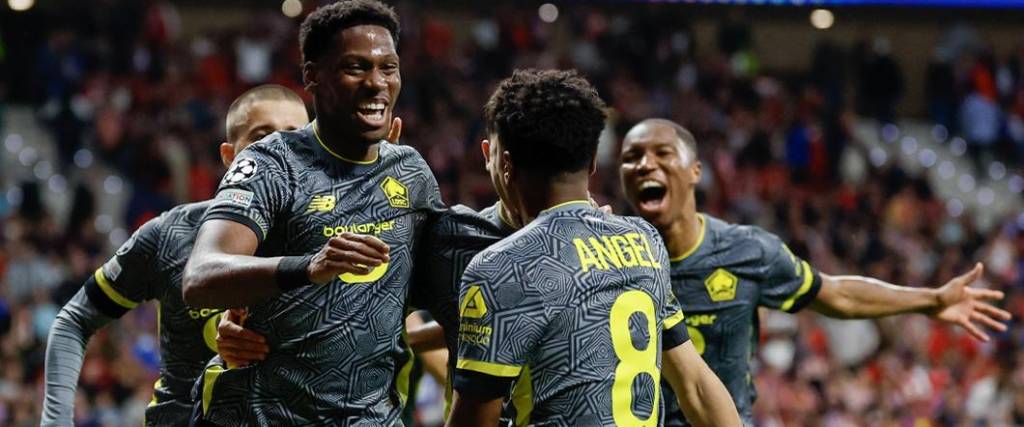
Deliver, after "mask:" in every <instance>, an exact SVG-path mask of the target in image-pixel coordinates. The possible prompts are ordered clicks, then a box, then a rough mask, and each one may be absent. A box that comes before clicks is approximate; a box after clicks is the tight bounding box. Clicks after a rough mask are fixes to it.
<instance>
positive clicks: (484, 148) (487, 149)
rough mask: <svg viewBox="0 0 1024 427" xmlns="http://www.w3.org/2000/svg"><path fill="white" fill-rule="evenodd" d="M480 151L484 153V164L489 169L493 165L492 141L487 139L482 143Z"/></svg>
mask: <svg viewBox="0 0 1024 427" xmlns="http://www.w3.org/2000/svg"><path fill="white" fill-rule="evenodd" d="M480 151H481V152H483V153H484V164H485V165H488V166H487V167H488V168H489V167H490V166H489V165H490V164H491V141H488V140H486V139H485V140H483V141H480Z"/></svg>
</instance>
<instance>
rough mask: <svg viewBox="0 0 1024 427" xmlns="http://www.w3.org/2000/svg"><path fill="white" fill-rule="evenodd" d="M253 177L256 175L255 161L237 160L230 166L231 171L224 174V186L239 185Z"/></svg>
mask: <svg viewBox="0 0 1024 427" xmlns="http://www.w3.org/2000/svg"><path fill="white" fill-rule="evenodd" d="M253 175H256V160H253V159H248V158H247V159H238V161H237V162H235V164H234V165H233V166H231V170H229V171H228V173H226V174H224V184H226V185H234V184H239V183H242V182H245V181H248V180H249V178H252V177H253Z"/></svg>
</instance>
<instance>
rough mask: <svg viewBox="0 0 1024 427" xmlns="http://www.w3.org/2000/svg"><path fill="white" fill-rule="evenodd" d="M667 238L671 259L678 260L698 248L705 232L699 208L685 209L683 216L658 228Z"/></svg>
mask: <svg viewBox="0 0 1024 427" xmlns="http://www.w3.org/2000/svg"><path fill="white" fill-rule="evenodd" d="M658 231H660V232H661V236H662V238H663V239H664V240H665V249H668V254H669V259H671V260H673V261H678V260H680V259H681V258H686V256H688V255H689V254H691V253H693V251H695V250H696V249H697V246H698V245H700V243H701V238H702V237H703V235H704V233H703V231H704V223H703V219H702V218H701V217H700V215H698V214H697V210H696V209H694V208H690V209H684V212H683V214H682V216H681V217H680V218H679V219H678V220H676V221H673V222H672V224H671V225H669V226H668V228H666V229H662V230H658Z"/></svg>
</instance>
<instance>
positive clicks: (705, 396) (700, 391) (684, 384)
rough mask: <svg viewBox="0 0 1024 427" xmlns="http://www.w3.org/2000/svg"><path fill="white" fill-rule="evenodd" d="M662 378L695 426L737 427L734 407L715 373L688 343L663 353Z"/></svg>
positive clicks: (737, 414) (738, 419) (688, 419)
mask: <svg viewBox="0 0 1024 427" xmlns="http://www.w3.org/2000/svg"><path fill="white" fill-rule="evenodd" d="M662 375H663V376H664V377H665V379H666V380H668V382H669V384H670V385H671V386H672V391H674V392H675V394H676V398H677V399H678V400H679V407H680V408H681V409H682V410H683V414H685V415H686V419H687V421H689V422H690V424H692V425H695V426H723V427H728V426H735V427H739V426H740V418H739V413H738V412H737V411H736V404H735V403H734V402H733V400H732V396H731V395H730V394H729V390H727V389H726V388H725V385H724V384H722V381H721V380H719V379H718V376H717V375H715V373H714V371H712V370H711V368H710V367H708V365H707V364H706V363H704V360H703V359H701V357H700V355H699V354H698V353H697V350H696V349H695V348H694V347H693V343H691V342H689V341H687V342H686V343H683V344H682V345H679V346H677V347H675V348H672V349H670V350H666V351H664V352H663V353H662Z"/></svg>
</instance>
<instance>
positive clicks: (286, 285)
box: [275, 255, 313, 292]
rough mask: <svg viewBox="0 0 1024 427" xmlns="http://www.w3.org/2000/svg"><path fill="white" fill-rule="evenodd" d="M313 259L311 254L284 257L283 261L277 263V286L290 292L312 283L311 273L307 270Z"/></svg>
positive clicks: (283, 290)
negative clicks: (310, 280)
mask: <svg viewBox="0 0 1024 427" xmlns="http://www.w3.org/2000/svg"><path fill="white" fill-rule="evenodd" d="M312 260H313V257H312V256H311V255H305V256H286V257H282V258H281V261H280V262H278V263H277V274H276V275H275V279H276V281H277V287H278V288H281V291H282V292H288V291H290V290H292V289H295V288H299V287H302V286H306V285H308V284H309V283H310V282H309V274H308V273H307V272H306V270H307V269H308V268H309V263H310V262H311V261H312Z"/></svg>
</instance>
